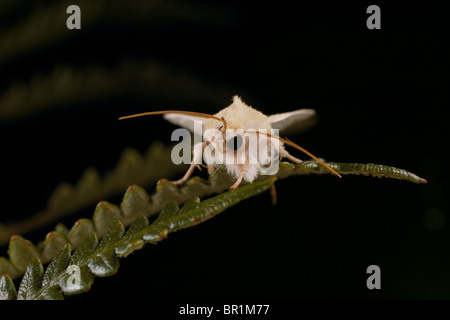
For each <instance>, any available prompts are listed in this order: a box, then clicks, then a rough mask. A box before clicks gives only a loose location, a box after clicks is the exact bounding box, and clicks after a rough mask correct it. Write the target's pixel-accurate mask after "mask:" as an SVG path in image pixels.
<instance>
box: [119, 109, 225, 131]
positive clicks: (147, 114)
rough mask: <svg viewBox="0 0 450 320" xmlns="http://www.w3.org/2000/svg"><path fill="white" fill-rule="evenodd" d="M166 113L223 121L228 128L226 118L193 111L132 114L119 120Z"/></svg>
mask: <svg viewBox="0 0 450 320" xmlns="http://www.w3.org/2000/svg"><path fill="white" fill-rule="evenodd" d="M165 113H182V114H188V115H191V116H197V117H205V118H211V119H214V120H217V121H221V122H222V123H223V127H224V128H226V126H227V122H226V121H225V119H224V118H218V117H215V116H212V115H210V114H207V113H201V112H192V111H179V110H166V111H151V112H144V113H137V114H132V115H129V116H124V117H120V118H119V120H124V119H130V118H137V117H142V116H152V115H156V114H165Z"/></svg>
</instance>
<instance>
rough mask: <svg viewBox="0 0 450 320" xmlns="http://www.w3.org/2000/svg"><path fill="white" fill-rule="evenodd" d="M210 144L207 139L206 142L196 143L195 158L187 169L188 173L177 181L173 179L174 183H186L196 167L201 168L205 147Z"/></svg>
mask: <svg viewBox="0 0 450 320" xmlns="http://www.w3.org/2000/svg"><path fill="white" fill-rule="evenodd" d="M208 144H209V141H205V142H199V143H198V144H196V145H194V148H193V151H194V152H193V153H194V159H193V160H192V162H191V165H190V167H189V169H188V170H187V171H186V174H185V175H184V176H183V178H181V179H179V180H176V181H172V183H173V184H175V185H180V184H183V183H185V182H186V181H187V180H188V179H189V178H190V177H191V175H192V173H193V172H194V169H195V168H196V167H197V168H199V169H200V165H199V164H201V159H202V154H203V148H204V147H206V146H207V145H208Z"/></svg>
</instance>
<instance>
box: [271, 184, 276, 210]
mask: <svg viewBox="0 0 450 320" xmlns="http://www.w3.org/2000/svg"><path fill="white" fill-rule="evenodd" d="M270 196H271V198H272V205H273V206H274V205H276V204H277V189H276V188H275V183H272V184H271V185H270Z"/></svg>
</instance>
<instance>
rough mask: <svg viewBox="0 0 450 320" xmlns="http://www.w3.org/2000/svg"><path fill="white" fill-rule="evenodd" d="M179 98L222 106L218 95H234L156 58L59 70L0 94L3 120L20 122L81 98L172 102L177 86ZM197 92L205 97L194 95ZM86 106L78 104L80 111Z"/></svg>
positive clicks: (0, 112)
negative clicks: (128, 97)
mask: <svg viewBox="0 0 450 320" xmlns="http://www.w3.org/2000/svg"><path fill="white" fill-rule="evenodd" d="M174 87H176V88H178V93H179V95H180V96H184V97H186V98H189V97H192V99H195V100H196V101H197V102H199V99H201V100H202V101H206V102H213V103H215V104H216V103H217V101H218V100H217V99H218V97H228V96H230V95H232V90H230V89H225V88H223V87H222V86H221V85H219V84H214V83H211V82H208V81H207V80H205V79H203V78H202V77H201V76H199V75H197V74H196V73H195V72H193V71H191V70H179V71H177V72H174V71H173V70H171V68H170V67H168V66H166V65H164V64H162V63H161V62H159V61H157V60H152V59H148V60H142V61H130V60H125V61H123V62H121V63H120V65H118V66H116V67H109V68H108V67H106V66H103V67H102V66H98V65H91V66H87V67H85V68H84V69H79V68H78V69H76V68H75V67H72V66H59V67H55V69H53V71H52V72H51V73H50V74H46V75H33V76H32V77H31V80H29V81H28V82H13V83H11V84H10V85H9V87H8V88H6V90H5V92H4V93H3V94H2V95H1V96H0V105H1V106H2V108H0V122H6V121H11V120H17V119H19V118H21V117H24V116H30V115H33V114H37V113H40V112H43V111H48V110H52V109H57V108H61V107H62V106H67V105H70V104H73V103H76V102H78V101H79V99H80V95H79V93H80V92H83V97H82V99H90V100H95V99H99V100H104V99H107V98H111V97H112V96H113V97H116V96H118V95H121V94H133V95H135V96H141V97H143V98H144V99H145V98H148V97H164V98H165V100H166V101H170V99H171V97H173V94H172V88H174ZM193 92H202V95H201V96H200V97H198V95H197V96H196V97H193ZM83 105H86V104H83V103H79V104H78V107H79V108H81V107H82V106H83Z"/></svg>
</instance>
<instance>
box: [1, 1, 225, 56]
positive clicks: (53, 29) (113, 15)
mask: <svg viewBox="0 0 450 320" xmlns="http://www.w3.org/2000/svg"><path fill="white" fill-rule="evenodd" d="M76 4H77V5H78V6H79V7H80V8H81V10H82V16H83V19H82V26H83V29H90V28H91V27H92V26H93V25H94V24H96V25H99V24H100V25H101V24H106V25H108V24H112V25H116V26H117V25H119V24H121V23H123V24H124V25H128V26H130V25H132V24H136V23H137V24H140V25H145V26H149V27H151V26H153V25H159V26H164V25H166V24H167V23H170V22H172V23H194V24H199V25H209V26H217V25H222V26H223V25H229V24H230V22H231V19H230V12H229V10H227V9H226V8H220V9H219V8H217V7H215V6H211V5H207V4H201V5H200V4H198V5H192V4H191V5H187V4H186V3H183V2H182V1H173V0H151V1H148V0H134V1H129V2H127V3H126V5H125V4H124V3H122V2H116V1H107V0H97V1H90V0H78V1H77V2H76ZM8 7H12V5H9V4H8V3H6V4H5V10H7V9H8ZM67 7H68V3H67V2H52V3H51V4H50V5H48V6H46V7H42V6H39V7H37V8H36V9H35V10H33V11H32V13H31V14H29V16H27V17H22V19H20V20H19V21H20V23H19V24H18V25H16V26H13V28H11V29H10V30H2V35H3V36H2V38H1V39H0V65H3V64H5V63H7V62H8V61H9V60H10V59H13V58H17V57H25V56H26V55H27V54H29V53H30V52H33V51H34V50H36V49H39V48H43V47H45V46H50V45H52V44H55V43H57V42H60V41H64V40H67V39H70V38H71V37H74V36H75V34H74V33H73V32H70V31H69V30H67V28H66V19H67V18H68V15H67V14H66V9H67ZM0 9H1V7H0Z"/></svg>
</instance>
